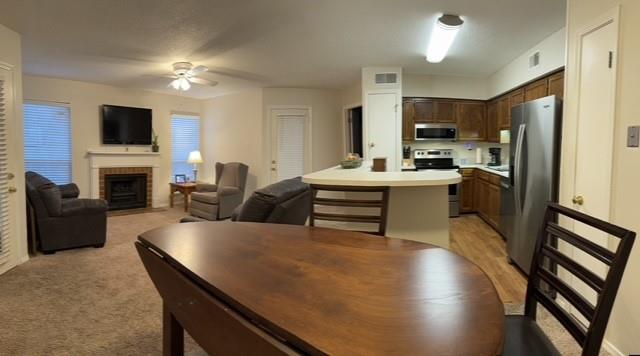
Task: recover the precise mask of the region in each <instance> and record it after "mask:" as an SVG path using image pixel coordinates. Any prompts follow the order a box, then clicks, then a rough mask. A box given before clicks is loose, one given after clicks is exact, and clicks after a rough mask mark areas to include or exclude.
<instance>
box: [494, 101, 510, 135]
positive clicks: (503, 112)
mask: <svg viewBox="0 0 640 356" xmlns="http://www.w3.org/2000/svg"><path fill="white" fill-rule="evenodd" d="M497 111H498V127H499V128H500V129H509V128H510V127H511V100H510V98H509V96H508V95H505V96H503V97H502V98H500V99H498V106H497Z"/></svg>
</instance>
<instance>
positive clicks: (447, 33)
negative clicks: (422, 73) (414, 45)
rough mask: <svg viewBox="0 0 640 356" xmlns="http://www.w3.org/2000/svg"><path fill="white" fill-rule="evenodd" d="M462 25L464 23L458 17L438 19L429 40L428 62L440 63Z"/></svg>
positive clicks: (441, 17) (445, 16)
mask: <svg viewBox="0 0 640 356" xmlns="http://www.w3.org/2000/svg"><path fill="white" fill-rule="evenodd" d="M463 23H464V21H462V19H461V18H460V16H458V15H442V16H440V18H438V20H437V21H436V24H435V26H434V27H433V31H431V38H430V39H429V47H428V48H427V61H428V62H431V63H440V62H442V60H443V59H444V57H446V55H447V52H448V51H449V48H451V45H452V44H453V41H454V40H455V39H456V36H457V35H458V31H460V28H461V27H462V24H463Z"/></svg>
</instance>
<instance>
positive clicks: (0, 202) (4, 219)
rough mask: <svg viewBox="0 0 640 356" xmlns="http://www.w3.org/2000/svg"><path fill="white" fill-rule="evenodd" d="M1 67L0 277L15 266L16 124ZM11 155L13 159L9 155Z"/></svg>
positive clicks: (8, 77) (9, 83)
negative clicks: (14, 164)
mask: <svg viewBox="0 0 640 356" xmlns="http://www.w3.org/2000/svg"><path fill="white" fill-rule="evenodd" d="M12 73H13V72H12V71H11V70H9V68H5V67H4V66H2V65H1V64H0V274H1V273H4V272H5V271H7V270H9V269H10V268H12V267H14V266H15V265H16V247H17V246H16V239H15V231H16V227H15V226H14V224H15V220H16V216H15V215H16V208H15V207H16V205H17V201H16V194H17V192H16V189H15V187H13V186H12V180H13V179H14V172H15V171H14V169H13V168H14V167H13V165H12V162H11V160H10V159H9V157H15V152H12V151H11V150H12V149H15V145H12V142H11V141H12V136H13V135H9V134H8V133H9V132H12V129H13V125H14V123H15V114H14V112H15V111H14V110H15V107H14V105H15V102H14V97H13V89H14V88H13V76H12ZM11 154H13V156H12V155H11Z"/></svg>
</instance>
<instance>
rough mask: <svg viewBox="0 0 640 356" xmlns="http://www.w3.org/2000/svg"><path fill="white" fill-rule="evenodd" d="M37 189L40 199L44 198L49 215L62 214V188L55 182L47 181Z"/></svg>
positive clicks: (43, 201)
mask: <svg viewBox="0 0 640 356" xmlns="http://www.w3.org/2000/svg"><path fill="white" fill-rule="evenodd" d="M37 190H38V195H39V196H40V200H42V203H44V206H45V207H46V208H47V211H48V212H49V216H60V215H62V194H60V188H58V186H57V185H55V184H54V183H47V184H43V185H40V186H39V187H38V188H37Z"/></svg>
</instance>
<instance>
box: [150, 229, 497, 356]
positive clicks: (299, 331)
mask: <svg viewBox="0 0 640 356" xmlns="http://www.w3.org/2000/svg"><path fill="white" fill-rule="evenodd" d="M139 239H140V241H141V242H142V243H143V244H144V245H146V246H149V247H151V248H153V249H154V250H155V251H156V252H158V253H159V254H160V255H162V256H163V257H165V258H166V259H167V261H168V262H169V263H170V264H171V265H173V266H174V268H177V269H178V270H180V271H182V272H183V273H185V274H186V275H187V276H188V277H189V278H190V279H191V280H193V281H195V282H196V283H197V284H198V285H200V286H201V287H202V288H204V289H205V290H207V291H208V292H209V293H211V294H212V295H214V296H215V297H216V298H218V299H219V300H221V301H223V302H224V303H226V304H227V305H229V306H230V307H231V308H233V309H234V310H236V311H237V312H238V313H240V314H241V315H243V316H245V317H246V318H247V319H248V320H253V321H255V322H257V323H258V324H260V325H262V326H263V327H264V328H266V329H267V330H268V331H269V332H270V333H272V334H273V335H276V336H278V337H279V338H281V339H285V340H287V341H288V342H289V343H291V344H292V345H295V347H297V348H298V349H300V350H303V351H306V352H309V353H327V354H334V355H335V354H349V355H355V354H360V355H365V354H366V355H373V354H402V355H406V354H425V355H426V354H431V355H449V354H456V355H463V354H466V355H470V354H473V355H489V354H497V353H500V352H501V347H502V339H503V319H504V316H503V315H504V311H503V305H502V303H501V301H500V300H499V298H498V294H497V293H496V290H495V288H494V286H493V284H492V283H491V281H490V280H489V278H488V277H487V276H486V275H485V274H484V273H483V272H482V271H481V270H480V269H479V268H478V267H477V266H476V265H474V264H473V263H471V262H469V261H468V260H466V259H465V258H463V257H460V256H458V255H456V254H454V253H452V252H449V251H447V250H445V249H442V248H438V247H434V246H431V245H426V244H422V243H418V242H412V241H405V240H398V239H392V238H381V237H377V236H373V235H367V234H362V233H357V232H350V231H344V230H333V229H326V228H310V227H305V226H292V225H272V224H257V223H238V222H234V223H231V222H202V223H190V224H176V225H170V226H166V227H162V228H158V229H155V230H151V231H148V232H145V233H143V234H142V235H140V237H139Z"/></svg>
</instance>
